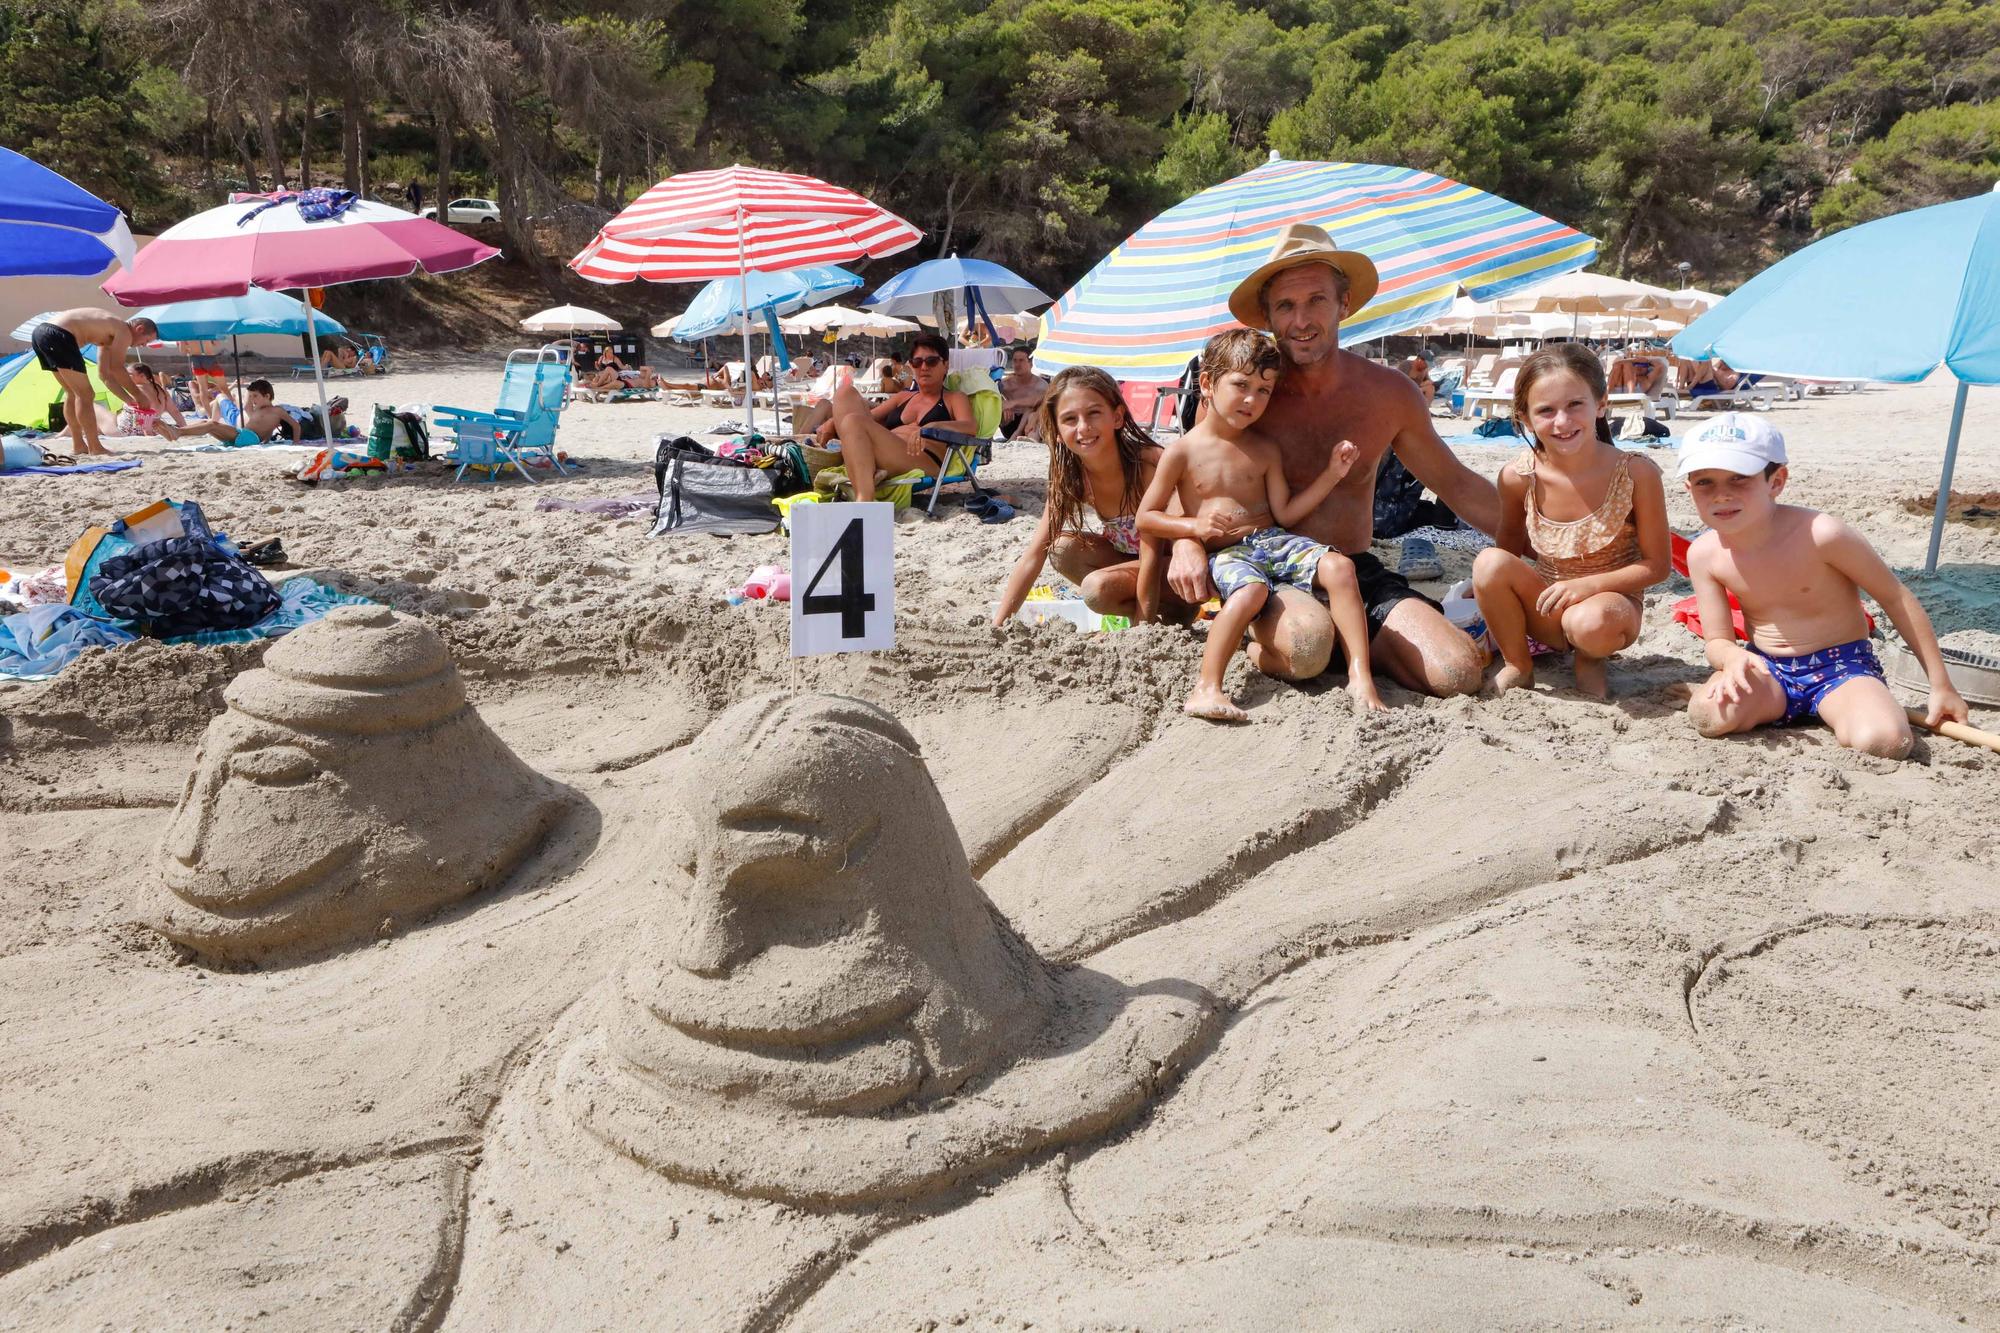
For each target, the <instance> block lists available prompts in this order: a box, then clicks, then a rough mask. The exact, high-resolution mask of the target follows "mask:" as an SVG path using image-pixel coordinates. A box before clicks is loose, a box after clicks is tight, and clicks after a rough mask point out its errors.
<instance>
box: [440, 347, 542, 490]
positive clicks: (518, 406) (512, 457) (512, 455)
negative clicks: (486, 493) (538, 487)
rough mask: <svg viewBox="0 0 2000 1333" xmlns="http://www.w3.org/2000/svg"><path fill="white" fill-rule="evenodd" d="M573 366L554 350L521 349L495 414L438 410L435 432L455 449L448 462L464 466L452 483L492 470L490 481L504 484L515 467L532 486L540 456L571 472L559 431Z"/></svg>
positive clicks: (511, 357)
mask: <svg viewBox="0 0 2000 1333" xmlns="http://www.w3.org/2000/svg"><path fill="white" fill-rule="evenodd" d="M569 374H570V368H569V363H568V362H567V361H565V360H564V359H563V358H562V357H561V356H560V354H558V353H556V352H554V351H552V350H551V349H548V348H518V349H516V350H515V351H512V352H509V353H508V354H507V368H506V370H505V371H504V372H503V373H502V375H501V377H500V401H499V403H498V404H497V405H496V406H495V407H494V409H493V410H492V411H491V412H481V411H477V410H475V409H473V408H469V407H438V408H433V409H432V411H433V412H434V413H435V415H436V417H437V428H436V430H435V431H434V432H433V434H434V435H436V436H437V437H440V438H444V437H449V438H450V439H451V441H452V450H451V452H450V453H449V454H447V455H445V461H446V462H448V463H456V464H458V471H457V472H456V473H454V474H453V476H452V480H453V481H457V480H459V479H460V478H462V477H464V476H465V470H466V469H467V468H469V467H484V468H486V469H487V475H486V479H487V480H488V481H497V480H499V477H500V473H501V472H502V471H503V470H504V469H505V468H506V467H507V466H509V465H510V464H511V465H512V466H513V468H514V470H515V471H517V472H519V473H520V474H521V475H522V476H524V477H526V478H527V479H528V480H529V481H533V480H535V476H534V474H533V473H532V472H530V471H529V470H528V460H529V459H530V458H533V457H539V458H541V459H543V460H544V461H546V462H547V463H548V465H549V466H550V467H552V468H554V469H555V470H556V471H558V472H562V473H567V472H568V471H569V469H568V468H566V467H564V466H563V464H562V460H561V459H559V458H557V457H556V449H555V444H556V427H557V425H558V424H560V422H561V420H562V409H563V399H564V397H565V395H566V393H567V391H568V389H569Z"/></svg>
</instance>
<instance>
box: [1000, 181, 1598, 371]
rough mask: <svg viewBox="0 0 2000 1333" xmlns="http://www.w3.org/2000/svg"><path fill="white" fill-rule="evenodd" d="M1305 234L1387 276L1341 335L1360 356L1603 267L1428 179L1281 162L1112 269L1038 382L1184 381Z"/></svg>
mask: <svg viewBox="0 0 2000 1333" xmlns="http://www.w3.org/2000/svg"><path fill="white" fill-rule="evenodd" d="M1292 222H1311V223H1317V224H1318V225H1319V226H1322V227H1324V228H1326V229H1327V231H1328V232H1330V233H1332V235H1333V238H1334V240H1335V241H1337V242H1339V244H1340V245H1341V246H1342V247H1343V248H1345V249H1349V250H1359V251H1361V252H1362V253H1363V254H1365V255H1367V256H1368V257H1369V258H1370V259H1372V260H1374V261H1375V267H1376V268H1377V269H1378V270H1380V271H1381V274H1382V286H1381V290H1379V291H1378V292H1377V293H1376V294H1375V298H1374V299H1373V300H1372V301H1370V302H1369V303H1368V304H1367V305H1366V306H1365V307H1363V308H1362V309H1361V310H1359V311H1356V312H1355V314H1354V315H1352V316H1350V317H1349V318H1348V320H1347V322H1346V323H1344V324H1343V325H1341V329H1340V340H1341V342H1342V343H1343V344H1344V345H1348V346H1352V345H1354V344H1356V343H1359V342H1363V341H1366V340H1367V339H1369V338H1380V337H1384V336H1386V335H1388V334H1391V333H1398V332H1401V331H1402V330H1404V329H1409V328H1414V327H1416V326H1417V325H1419V324H1422V323H1424V322H1425V321H1426V320H1429V319H1432V318H1435V317H1436V316H1438V315H1441V314H1443V313H1444V312H1445V311H1447V310H1449V309H1450V308H1451V303H1452V299H1453V297H1455V296H1456V295H1457V293H1458V290H1459V288H1461V287H1463V288H1465V289H1466V290H1467V291H1469V292H1471V294H1472V295H1473V296H1474V297H1475V298H1477V299H1479V300H1482V301H1485V300H1492V299H1493V298H1495V297H1498V296H1504V295H1506V294H1507V293H1508V292H1513V291H1518V290H1520V289H1521V288H1524V287H1532V286H1534V285H1535V284H1536V283H1539V282H1546V281H1548V280H1549V279H1550V278H1552V277H1554V276H1556V275H1557V274H1561V273H1568V272H1570V271H1571V270H1574V269H1580V268H1583V267H1584V266H1585V265H1587V264H1589V263H1590V262H1591V260H1593V259H1595V258H1596V257H1597V242H1596V241H1594V240H1592V239H1591V238H1590V237H1588V236H1585V235H1584V234H1583V233H1582V232H1580V231H1577V230H1575V229H1574V228H1571V227H1566V226H1564V225H1563V224H1562V223H1560V222H1557V221H1555V220H1553V219H1551V218H1545V217H1543V216H1542V215H1541V214H1540V213H1536V212H1533V211H1531V210H1529V209H1526V208H1522V207H1521V206H1520V205H1519V204H1510V203H1508V202H1507V201H1506V200H1505V199H1502V198H1500V197H1498V196H1497V195H1491V194H1488V193H1486V191H1484V190H1475V189H1473V188H1472V187H1471V186H1470V185H1461V184H1459V183H1458V182H1457V181H1455V180H1448V179H1446V178H1445V177H1443V176H1434V175H1432V174H1431V173H1430V172H1428V171H1412V170H1410V169H1409V168H1407V167H1384V166H1376V165H1373V164H1371V163H1367V162H1288V161H1285V160H1284V159H1282V158H1279V157H1278V156H1276V155H1275V154H1273V155H1272V159H1271V160H1270V161H1269V162H1266V163H1265V164H1264V165H1262V166H1260V167H1257V168H1256V169H1255V170H1253V171H1247V172H1245V173H1244V174H1243V175H1241V176H1238V177H1236V178H1235V179H1234V180H1227V181H1224V182H1223V183H1222V184H1220V185H1217V186H1213V187H1212V188H1210V189H1206V190H1203V191H1202V192H1201V193H1200V194H1198V195H1196V196H1194V197H1193V198H1192V199H1188V200H1184V201H1183V202H1181V203H1179V204H1176V205H1175V206H1174V207H1172V208H1170V209H1168V210H1167V211H1166V212H1164V213H1162V214H1160V216H1158V217H1156V218H1154V219H1153V220H1152V221H1151V222H1148V223H1147V224H1146V225H1145V226H1143V227H1141V228H1139V230H1138V231H1136V232H1134V233H1132V235H1131V236H1129V237H1127V238H1126V240H1125V243H1124V244H1122V245H1120V246H1119V247H1118V248H1117V249H1116V250H1113V251H1112V252H1111V253H1110V254H1108V255H1106V256H1105V257H1104V258H1103V259H1102V260H1101V261H1099V263H1098V265H1097V266H1096V267H1095V268H1093V269H1091V270H1090V272H1089V273H1087V274H1085V275H1084V278H1083V281H1082V282H1079V283H1078V284H1077V285H1076V286H1074V287H1072V288H1071V289H1070V290H1069V291H1067V292H1065V293H1064V294H1063V296H1062V299H1060V300H1059V301H1057V302H1056V303H1055V305H1054V306H1052V307H1050V309H1049V310H1048V312H1047V313H1046V314H1044V315H1043V316H1042V337H1041V343H1040V346H1038V347H1037V348H1036V350H1035V368H1036V369H1037V370H1039V371H1042V372H1043V373H1045V374H1046V373H1051V372H1054V371H1057V370H1061V369H1062V368H1064V367H1065V366H1101V367H1103V368H1104V369H1106V370H1108V371H1110V372H1111V373H1112V374H1113V375H1114V376H1116V377H1117V378H1119V379H1121V380H1132V381H1138V382H1141V383H1164V382H1168V381H1172V380H1178V379H1179V378H1180V376H1181V370H1182V368H1183V367H1184V366H1186V365H1187V362H1188V358H1189V357H1191V356H1193V355H1195V354H1196V353H1197V352H1199V351H1200V350H1201V346H1202V344H1203V343H1204V342H1206V341H1207V340H1208V339H1209V337H1210V336H1211V335H1213V334H1216V333H1220V332H1221V331H1222V330H1224V329H1228V328H1234V327H1235V326H1236V321H1235V320H1233V319H1231V318H1230V315H1229V293H1230V292H1231V291H1232V290H1233V289H1234V288H1235V286H1236V284H1237V283H1239V282H1241V281H1242V280H1243V279H1244V278H1246V277H1248V276H1249V275H1250V271H1251V270H1252V269H1254V268H1256V267H1257V266H1258V265H1259V264H1261V263H1263V262H1264V259H1265V257H1266V256H1267V255H1268V254H1269V253H1270V250H1271V244H1272V242H1273V241H1274V240H1275V239H1276V238H1277V234H1278V232H1279V230H1280V229H1281V228H1283V227H1284V226H1285V225H1286V224H1287V223H1292Z"/></svg>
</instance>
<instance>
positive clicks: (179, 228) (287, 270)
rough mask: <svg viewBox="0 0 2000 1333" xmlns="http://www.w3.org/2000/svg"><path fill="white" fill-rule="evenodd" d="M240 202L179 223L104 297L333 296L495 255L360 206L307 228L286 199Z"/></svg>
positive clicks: (368, 204)
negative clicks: (293, 290)
mask: <svg viewBox="0 0 2000 1333" xmlns="http://www.w3.org/2000/svg"><path fill="white" fill-rule="evenodd" d="M273 198H274V197H272V196H262V195H253V196H249V197H239V198H238V199H236V200H235V201H232V202H230V203H227V204H224V205H222V206H221V207H219V208H211V209H209V210H207V211H206V212H202V213H197V214H195V215H194V216H193V217H191V218H189V219H187V220H186V221H184V222H177V223H175V224H174V225H173V226H171V227H169V228H167V229H166V230H165V231H163V232H161V233H160V234H159V235H158V236H157V237H155V238H154V239H153V241H152V243H151V244H150V245H147V246H146V247H145V248H144V249H142V250H140V251H139V257H138V259H137V260H135V261H134V262H133V263H132V265H131V266H130V267H129V268H126V269H124V270H123V271H121V272H120V273H118V274H117V276H115V277H113V278H112V279H111V280H110V281H109V282H107V283H105V284H104V290H105V291H107V292H109V293H111V295H112V296H113V297H114V298H115V299H116V300H117V301H118V302H119V304H121V305H128V306H139V305H155V304H159V303H161V302H165V301H194V300H201V299H204V298H207V297H212V296H241V295H243V294H244V293H245V292H247V291H248V290H249V289H250V288H251V287H253V286H254V287H262V288H265V289H266V290H268V291H277V290H279V289H282V288H287V287H332V286H334V285H336V284H338V283H343V282H363V281H366V280H368V279H370V278H402V277H407V276H409V275H410V274H412V273H415V272H416V271H417V270H418V269H422V270H423V271H424V272H426V273H450V272H452V271H453V270H455V269H461V268H470V267H471V266H472V265H474V264H477V263H479V262H480V261H482V260H486V259H491V258H493V257H494V256H495V255H497V254H499V253H500V252H499V251H498V250H496V249H494V248H493V247H492V246H490V245H484V244H481V243H480V242H478V241H475V240H473V239H472V238H471V237H470V236H467V235H466V234H465V233H463V232H459V231H453V230H452V229H451V228H450V227H446V226H442V225H440V224H439V223H436V222H432V221H431V220H430V219H429V218H420V217H418V216H417V215H416V214H414V213H405V212H404V211H403V210H402V209H400V208H391V207H389V205H387V204H378V203H375V202H374V201H373V200H368V199H357V200H355V201H354V202H353V203H352V204H350V205H349V206H348V207H347V209H346V211H345V212H342V213H340V214H339V215H337V216H335V217H330V218H323V219H320V220H317V221H310V222H309V221H307V220H306V219H305V218H304V217H303V216H301V214H300V212H299V209H298V206H297V204H296V203H295V202H293V201H292V200H290V199H285V198H284V197H283V196H275V198H278V199H280V200H282V202H277V203H276V204H275V205H274V206H270V207H267V206H266V205H271V204H272V203H273Z"/></svg>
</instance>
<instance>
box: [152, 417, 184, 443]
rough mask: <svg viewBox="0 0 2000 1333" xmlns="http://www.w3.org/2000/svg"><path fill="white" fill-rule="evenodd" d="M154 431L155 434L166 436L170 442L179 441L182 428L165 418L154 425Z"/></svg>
mask: <svg viewBox="0 0 2000 1333" xmlns="http://www.w3.org/2000/svg"><path fill="white" fill-rule="evenodd" d="M153 431H154V433H155V434H158V435H163V436H165V437H166V438H167V439H168V440H170V441H171V440H178V439H179V438H180V437H181V428H180V427H179V426H176V425H175V424H174V423H173V422H171V421H167V420H165V419H164V418H163V419H161V420H159V421H155V422H154V423H153Z"/></svg>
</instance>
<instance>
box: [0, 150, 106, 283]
mask: <svg viewBox="0 0 2000 1333" xmlns="http://www.w3.org/2000/svg"><path fill="white" fill-rule="evenodd" d="M134 248H135V247H134V245H133V242H132V232H131V229H130V228H128V227H127V226H126V225H125V215H124V214H122V213H120V212H119V211H118V210H117V209H115V208H113V207H112V206H111V205H110V204H107V203H105V202H104V201H103V200H102V199H99V198H98V197H97V196H96V195H94V194H92V193H91V192H90V191H88V190H86V189H84V188H83V187H82V186H81V185H76V184H73V183H71V182H70V181H68V180H66V179H64V178H63V177H61V176H58V175H57V174H56V173H55V172H53V171H50V170H49V169H48V168H47V167H45V166H43V165H41V164H40V163H39V162H35V161H33V160H31V159H29V158H25V157H22V156H21V155H20V154H19V153H17V152H15V151H14V150H13V149H11V148H0V277H26V276H31V275H40V274H48V275H54V274H70V275H75V276H80V277H92V276H95V275H96V274H99V273H102V272H103V271H104V270H105V269H107V268H109V267H111V265H112V264H113V263H123V264H130V263H131V262H132V256H133V253H134Z"/></svg>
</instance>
